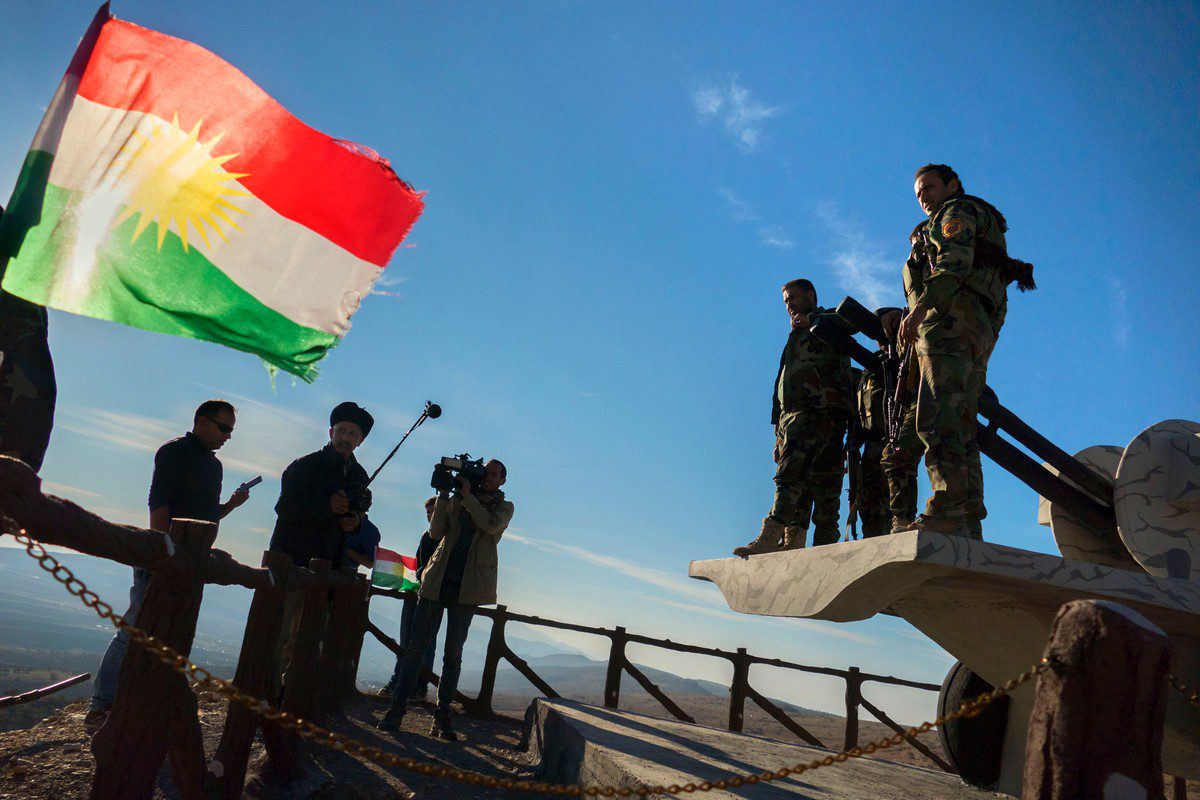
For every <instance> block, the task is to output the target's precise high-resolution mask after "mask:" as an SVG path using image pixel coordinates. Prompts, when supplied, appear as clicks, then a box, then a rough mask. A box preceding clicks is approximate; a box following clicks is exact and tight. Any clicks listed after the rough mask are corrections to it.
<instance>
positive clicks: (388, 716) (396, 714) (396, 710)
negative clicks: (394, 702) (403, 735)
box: [375, 706, 404, 733]
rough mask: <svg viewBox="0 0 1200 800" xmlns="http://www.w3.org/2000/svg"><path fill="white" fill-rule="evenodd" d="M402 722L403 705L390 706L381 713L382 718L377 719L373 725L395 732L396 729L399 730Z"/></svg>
mask: <svg viewBox="0 0 1200 800" xmlns="http://www.w3.org/2000/svg"><path fill="white" fill-rule="evenodd" d="M403 722H404V707H403V706H392V707H391V708H389V709H388V710H387V712H386V713H385V714H384V715H383V718H382V719H380V720H379V723H378V724H377V725H376V726H375V727H376V728H378V729H379V730H381V731H387V732H389V733H395V732H396V731H398V730H400V725H401V723H403Z"/></svg>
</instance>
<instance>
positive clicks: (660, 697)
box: [366, 587, 954, 772]
mask: <svg viewBox="0 0 1200 800" xmlns="http://www.w3.org/2000/svg"><path fill="white" fill-rule="evenodd" d="M370 593H371V595H372V596H380V597H390V598H395V599H398V600H404V599H410V600H415V599H416V595H415V594H414V593H412V592H397V591H394V590H391V589H380V588H378V587H372V588H371V592H370ZM475 613H476V616H482V617H488V618H490V619H491V620H492V629H491V634H490V636H489V637H488V646H487V655H486V656H485V657H484V663H483V677H482V680H481V682H480V687H479V694H478V696H477V697H474V698H471V697H466V696H465V695H463V694H461V693H458V694H456V695H455V697H456V699H457V700H459V701H460V702H461V703H462V704H463V708H464V709H465V710H466V711H467V712H468V713H469V714H472V715H475V716H481V717H488V716H493V715H494V714H495V712H494V711H493V709H492V696H493V693H494V691H495V687H496V670H497V668H498V667H499V664H500V662H501V661H507V662H508V663H509V664H510V665H512V667H513V668H514V669H516V670H517V671H518V672H520V673H521V675H523V676H524V677H525V679H526V680H527V681H529V683H530V684H532V685H533V686H534V687H535V688H536V689H537V690H538V691H539V692H541V693H542V694H543V695H545V696H546V697H551V698H557V697H559V696H560V695H559V694H558V692H556V691H555V690H554V688H553V687H552V686H550V684H549V683H547V682H546V681H545V680H544V679H543V678H542V677H541V676H540V675H538V674H537V672H536V671H535V670H534V669H533V668H532V667H531V666H530V665H529V663H528V662H527V661H525V660H524V659H522V658H521V657H520V656H518V655H517V654H516V653H514V652H513V651H512V649H511V648H510V647H509V646H508V644H507V643H506V642H505V640H504V631H505V627H506V626H507V624H508V623H509V622H521V623H525V624H526V625H536V626H541V627H546V628H557V629H559V630H567V631H575V632H576V633H585V634H589V635H592V636H603V637H605V638H607V639H608V640H609V651H608V652H609V655H608V667H607V670H606V671H605V680H604V705H605V707H607V708H618V707H619V704H620V694H621V676H622V674H628V675H629V677H631V678H633V680H634V681H636V682H637V683H638V685H639V686H641V687H642V689H644V690H645V691H646V693H647V694H649V695H650V696H651V697H653V698H654V699H655V700H657V701H658V702H659V704H661V705H662V707H663V708H665V709H666V710H667V712H668V713H669V714H671V716H673V717H675V718H676V719H678V720H682V721H683V722H691V723H694V722H695V721H696V720H695V719H694V718H693V717H692V716H691V715H690V714H688V713H687V712H686V711H684V710H683V709H682V708H680V707H679V705H678V704H677V703H676V702H675V701H674V700H672V699H671V698H670V697H668V696H667V695H666V693H665V692H663V691H662V689H661V688H659V687H658V686H657V685H655V683H654V682H653V681H651V680H650V679H649V678H648V677H646V675H645V673H643V672H642V671H641V670H640V669H638V668H637V666H635V665H634V664H633V662H632V661H630V660H629V658H628V656H626V654H625V648H626V646H627V645H629V644H641V645H648V646H650V647H657V648H660V649H663V650H672V651H674V652H677V653H690V654H693V655H701V656H709V657H712V658H723V659H725V660H726V661H729V662H730V663H731V664H732V665H733V680H732V682H731V684H730V687H729V720H728V724H727V728H728V729H729V730H731V731H736V732H740V731H741V730H742V727H743V722H744V717H745V707H746V701H747V700H750V701H752V702H754V703H755V704H756V705H757V706H758V707H759V708H761V709H762V710H763V711H765V712H766V713H767V714H769V715H770V716H771V717H772V718H774V719H775V720H776V721H777V722H778V723H779V724H780V725H782V726H783V727H784V728H786V729H787V730H788V731H789V732H790V733H792V734H793V735H794V736H796V737H797V738H798V739H800V740H801V741H804V742H806V743H807V744H810V745H813V746H816V747H825V748H828V747H830V746H831V744H834V743H829V744H827V743H825V742H822V741H821V740H820V739H819V738H817V736H815V735H814V734H813V733H812V732H811V731H809V730H808V729H807V728H805V727H804V726H803V725H801V724H800V723H799V722H797V721H796V720H795V719H794V718H792V717H791V716H790V715H789V714H788V713H787V712H786V711H784V710H783V709H782V708H780V707H779V706H778V705H777V704H775V703H774V702H772V701H771V700H770V699H769V698H767V697H765V696H764V695H763V694H761V693H760V692H758V691H757V690H755V688H754V687H753V686H751V685H750V667H751V666H753V665H755V664H760V665H763V666H769V667H780V668H783V669H791V670H796V671H798V672H807V673H809V674H813V675H826V676H830V677H834V678H841V679H842V680H843V681H845V683H846V695H845V696H846V727H845V732H844V736H843V738H842V742H841V743H840V746H839V747H835V749H844V750H849V749H851V748H853V747H857V746H858V722H859V709H863V710H865V711H866V712H867V713H868V714H870V715H871V716H873V717H875V719H877V720H879V721H880V722H881V723H883V724H884V725H887V726H888V727H889V728H891V729H892V730H894V731H896V732H897V733H900V734H902V735H904V738H905V741H906V742H907V743H908V744H909V745H911V746H912V747H913V748H914V749H915V750H917V751H918V752H919V753H921V755H923V756H925V757H926V758H928V759H929V760H930V761H932V762H933V763H934V764H935V765H937V766H938V767H939V768H940V769H943V770H945V771H946V772H954V769H953V768H952V767H951V766H950V765H949V764H948V763H946V761H945V760H944V759H943V758H942V757H941V756H939V755H938V754H937V753H935V752H934V751H933V750H931V749H930V748H929V747H928V746H927V745H925V744H924V743H923V742H921V741H919V740H918V739H915V738H913V737H911V736H908V735H907V734H906V733H905V729H904V728H903V727H902V726H900V725H899V724H897V723H896V722H895V721H894V720H893V719H892V718H891V717H889V716H888V715H887V714H886V713H884V712H883V711H882V710H881V709H879V707H878V706H876V705H875V704H874V703H871V702H870V701H869V700H867V699H866V698H865V697H863V694H862V687H863V684H865V683H881V684H886V685H889V686H903V687H907V688H911V689H921V690H924V691H929V692H938V691H940V690H941V687H940V686H938V685H937V684H932V683H921V682H919V681H910V680H905V679H903V678H894V677H892V676H890V675H874V674H871V673H867V672H862V671H861V670H860V669H859V668H858V667H850V668H849V669H844V670H843V669H835V668H832V667H816V666H810V665H808V664H797V663H794V662H791V661H782V660H780V659H776V658H763V657H761V656H756V655H751V654H750V653H747V652H746V649H745V648H738V649H737V650H735V651H729V650H720V649H716V648H711V647H700V646H698V645H693V644H683V643H680V642H673V641H671V640H670V639H654V638H651V637H649V636H641V635H639V634H636V633H629V632H628V631H627V630H626V629H625V628H622V627H616V628H595V627H590V626H587V625H578V624H576V623H573V622H560V621H558V620H553V619H545V618H543V617H536V616H529V615H527V614H518V613H515V612H512V611H509V610H508V608H507V606H502V605H500V606H496V607H495V608H479V609H478V610H477V611H476V612H475ZM366 630H367V631H368V632H369V633H371V634H372V635H373V636H374V637H375V638H376V639H378V640H379V641H380V642H382V643H383V644H384V646H386V647H387V648H388V649H390V650H391V651H392V652H394V653H396V654H397V655H401V654H403V652H404V650H403V648H402V647H400V645H399V644H398V643H397V642H396V641H395V640H394V639H392V638H391V637H390V636H388V635H387V634H385V633H384V632H383V631H382V630H380V629H379V627H378V626H377V625H375V624H373V623H371V622H369V621H368V622H367V625H366ZM426 674H427V677H428V678H430V679H431V680H434V682H435V683H436V676H434V675H428V673H426Z"/></svg>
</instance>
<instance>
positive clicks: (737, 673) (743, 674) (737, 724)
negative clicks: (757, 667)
mask: <svg viewBox="0 0 1200 800" xmlns="http://www.w3.org/2000/svg"><path fill="white" fill-rule="evenodd" d="M749 688H750V657H749V656H748V655H746V648H744V647H739V648H738V649H737V655H736V656H734V658H733V682H732V683H731V684H730V685H729V730H731V731H733V732H734V733H741V732H742V723H743V721H744V718H745V711H746V695H747V694H749V691H748V689H749Z"/></svg>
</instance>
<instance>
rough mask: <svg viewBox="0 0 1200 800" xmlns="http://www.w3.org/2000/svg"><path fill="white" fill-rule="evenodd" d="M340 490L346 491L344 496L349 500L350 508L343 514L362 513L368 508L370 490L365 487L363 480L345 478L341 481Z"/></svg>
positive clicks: (369, 505) (369, 504)
mask: <svg viewBox="0 0 1200 800" xmlns="http://www.w3.org/2000/svg"><path fill="white" fill-rule="evenodd" d="M342 491H343V492H345V493H346V498H347V499H348V500H349V501H350V508H349V509H348V510H347V511H346V514H343V516H347V515H350V514H364V513H366V512H367V511H369V510H370V508H371V490H370V489H369V488H367V484H366V483H365V482H363V481H361V480H357V479H355V478H346V479H345V480H344V481H343V482H342Z"/></svg>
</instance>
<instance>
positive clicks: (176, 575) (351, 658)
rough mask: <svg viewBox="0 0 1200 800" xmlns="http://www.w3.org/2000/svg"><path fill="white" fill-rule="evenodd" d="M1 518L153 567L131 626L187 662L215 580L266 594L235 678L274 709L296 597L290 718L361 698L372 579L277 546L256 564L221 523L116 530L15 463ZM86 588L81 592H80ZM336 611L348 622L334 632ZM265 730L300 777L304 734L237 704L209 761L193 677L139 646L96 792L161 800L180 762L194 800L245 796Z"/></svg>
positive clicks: (95, 743) (286, 696)
mask: <svg viewBox="0 0 1200 800" xmlns="http://www.w3.org/2000/svg"><path fill="white" fill-rule="evenodd" d="M0 515H2V516H4V517H6V518H7V519H8V520H11V521H12V523H14V524H15V525H18V526H19V527H21V528H24V529H26V530H27V531H28V532H29V534H30V535H31V536H32V537H33V538H34V539H36V540H37V541H38V542H40V543H42V544H47V545H59V546H62V547H68V548H71V549H73V550H77V551H79V552H81V553H84V554H87V555H92V556H96V557H99V558H105V559H109V560H112V561H116V562H118V563H121V564H125V565H128V566H131V567H138V568H142V569H146V570H149V571H150V572H151V573H152V576H151V579H150V585H149V586H148V587H147V590H146V596H145V599H144V600H143V602H142V605H141V609H140V611H139V612H138V616H137V619H136V620H129V622H130V623H132V624H133V625H135V626H136V627H137V628H138V629H139V630H141V631H144V632H145V633H147V634H150V635H151V636H153V637H155V638H156V639H158V640H159V641H161V642H162V643H163V644H166V645H168V646H170V647H171V648H172V649H173V650H175V651H176V652H178V653H180V654H182V655H185V656H186V655H188V654H189V653H190V652H191V649H192V642H193V639H194V638H195V633H196V620H197V618H198V616H199V613H200V605H201V601H202V599H203V593H204V586H205V585H206V584H219V585H225V586H242V587H245V588H248V589H252V590H254V597H253V599H252V601H251V604H250V612H249V615H248V617H247V620H246V630H245V634H244V636H243V641H242V650H241V654H240V656H239V660H238V666H237V672H236V675H235V677H234V681H233V682H234V684H236V685H237V686H238V687H239V688H240V689H242V690H243V691H245V692H247V693H248V694H251V695H253V696H255V697H257V698H259V699H261V700H266V701H268V702H270V703H272V704H276V703H278V702H280V672H281V665H280V664H279V650H280V649H281V648H280V647H279V644H280V637H281V636H285V635H287V632H286V631H283V630H281V627H282V626H281V624H280V618H281V615H282V613H283V610H284V605H285V603H286V602H287V598H288V595H289V593H293V594H294V593H299V594H300V595H301V602H300V610H299V612H298V617H297V623H296V629H295V637H294V642H293V658H292V660H291V663H290V664H289V665H288V669H287V674H286V675H285V676H284V677H283V684H284V685H285V686H286V691H285V692H283V697H282V706H283V710H285V711H289V712H291V713H293V714H296V715H298V716H302V717H304V718H306V719H314V720H321V719H324V718H325V717H326V716H327V715H329V714H330V713H335V712H337V711H338V710H339V709H340V708H341V704H342V703H343V702H344V700H345V699H346V698H347V696H349V695H350V694H351V693H354V692H355V691H356V690H355V688H354V675H355V672H356V668H357V667H356V665H357V660H358V651H359V649H360V648H361V646H362V640H363V636H364V632H365V629H366V623H367V616H366V612H367V582H366V579H365V578H364V577H362V576H360V575H346V574H342V573H331V572H330V563H329V562H328V561H317V560H314V561H313V562H312V563H311V564H310V565H309V566H308V568H304V569H302V568H299V567H295V566H293V565H292V563H291V558H290V557H289V556H286V555H284V554H282V553H275V552H271V551H268V552H266V553H264V554H263V561H262V567H251V566H248V565H246V564H242V563H240V562H238V561H237V560H236V559H234V558H233V557H232V556H230V555H229V554H228V553H225V552H224V551H221V550H217V549H214V548H213V546H212V545H213V542H214V541H215V539H216V535H217V526H216V525H215V524H213V523H209V522H199V521H195V520H179V519H176V520H172V521H171V529H170V531H169V532H168V533H165V534H164V533H162V532H161V531H154V530H146V529H143V528H136V527H133V526H127V525H117V524H114V523H111V522H108V521H107V520H105V519H103V518H101V517H99V516H97V515H95V514H92V513H91V512H89V511H87V510H85V509H83V508H81V507H80V506H78V505H76V504H74V503H72V502H70V501H68V500H63V499H61V498H58V497H53V496H49V495H44V494H43V493H42V491H41V482H40V481H39V480H38V478H37V476H36V475H35V474H34V473H33V472H32V471H31V470H30V469H29V468H28V467H27V466H25V465H24V464H22V463H21V462H19V461H16V460H14V459H11V458H7V457H4V456H0ZM5 525H6V529H7V528H8V522H5ZM64 577H65V576H64ZM67 588H68V589H71V587H70V586H68V587H67ZM81 588H82V587H81V586H79V585H76V586H75V587H74V589H71V590H72V591H73V592H75V593H76V594H78V592H79V591H80V590H81ZM114 611H116V612H117V613H120V611H121V609H114ZM327 612H328V614H332V615H336V618H337V619H338V620H339V623H340V624H338V625H329V626H326V625H325V620H326V618H327ZM318 676H320V679H318ZM326 678H329V679H326ZM73 680H77V679H73ZM50 688H56V687H50ZM259 725H262V728H263V739H264V742H265V744H266V750H267V756H268V758H269V759H270V761H271V766H272V767H273V768H274V769H275V770H276V771H277V773H279V774H281V775H283V776H286V777H289V778H290V777H298V776H300V775H301V774H302V761H303V759H304V758H305V757H306V754H305V753H304V752H303V751H302V749H301V748H300V745H299V742H298V740H297V739H296V738H295V737H294V736H291V735H284V734H283V732H282V731H281V730H280V729H278V728H277V727H276V726H273V725H270V724H263V723H262V720H261V718H260V717H259V716H257V715H256V714H254V713H253V712H251V711H250V710H249V709H247V708H245V707H244V706H241V705H238V704H231V706H230V709H229V712H228V714H227V716H226V720H225V730H224V732H223V735H222V737H221V742H220V744H219V745H218V748H217V753H216V756H215V757H214V759H213V760H212V761H209V762H208V763H207V764H206V761H205V753H204V746H203V740H202V738H201V731H200V723H199V717H198V709H197V701H196V695H195V693H194V692H193V691H192V689H191V687H190V686H189V685H188V681H187V679H186V678H185V677H184V675H183V674H181V673H180V672H178V671H177V670H175V669H172V668H171V667H168V666H167V665H165V664H164V663H163V662H162V661H161V660H159V659H158V657H157V656H156V655H155V654H154V653H152V652H151V651H150V650H148V649H146V648H144V647H138V646H131V647H129V648H128V650H127V651H126V654H125V658H124V660H123V661H122V664H121V671H120V675H119V678H118V686H117V693H116V700H115V702H114V704H113V706H112V708H111V709H110V710H109V713H108V717H107V719H106V720H105V722H104V724H103V726H102V727H101V728H100V730H99V731H98V732H97V733H96V735H95V736H94V737H93V738H92V752H93V755H94V756H95V762H96V768H95V773H94V774H93V778H92V788H91V797H93V798H103V799H104V800H109V798H139V799H140V798H150V797H151V796H153V794H154V783H155V778H156V776H157V775H158V772H159V769H160V768H161V766H162V763H163V761H164V760H169V762H170V765H171V774H172V777H173V779H174V782H175V784H176V786H177V787H178V789H179V792H180V795H181V796H182V797H184V798H202V797H208V796H211V795H210V791H215V793H216V794H217V795H218V796H220V797H223V798H239V797H241V796H242V791H243V784H244V782H245V774H246V762H247V760H248V758H249V754H250V747H251V744H252V743H253V740H254V733H255V731H256V730H257V728H258V727H259ZM206 774H207V775H210V776H211V778H210V777H206ZM212 781H215V782H216V786H215V787H214V786H213V785H212Z"/></svg>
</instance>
